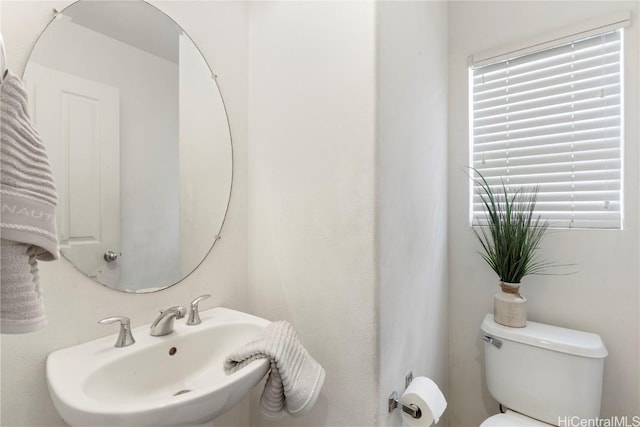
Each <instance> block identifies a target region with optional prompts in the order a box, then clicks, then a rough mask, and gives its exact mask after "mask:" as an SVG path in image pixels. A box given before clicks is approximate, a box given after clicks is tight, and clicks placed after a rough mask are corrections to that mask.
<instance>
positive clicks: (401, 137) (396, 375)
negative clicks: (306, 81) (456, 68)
mask: <svg viewBox="0 0 640 427" xmlns="http://www.w3.org/2000/svg"><path fill="white" fill-rule="evenodd" d="M377 45H378V57H377V94H378V98H377V113H378V114H377V121H376V122H377V124H376V128H377V141H378V143H377V167H378V170H377V173H376V179H377V184H378V194H377V212H376V216H377V224H376V232H377V235H376V240H377V248H378V265H377V268H378V272H379V278H378V280H379V283H378V286H379V289H378V295H379V297H378V298H379V302H378V313H379V314H378V316H379V318H378V331H379V338H378V339H379V342H378V348H379V352H380V353H379V359H378V360H379V372H380V374H379V375H380V378H379V393H378V425H400V422H401V417H400V411H394V412H393V413H392V414H388V410H387V398H388V397H389V395H390V394H391V392H392V391H393V390H396V391H398V392H401V391H402V390H403V389H404V377H405V374H406V372H407V371H409V370H412V371H413V373H414V375H426V376H428V377H430V378H432V379H433V380H434V381H435V382H436V383H437V384H438V385H439V386H440V388H441V389H442V390H443V391H444V393H445V395H446V394H447V393H446V391H447V363H448V327H447V321H448V319H447V295H448V291H447V288H448V284H447V54H448V51H447V3H446V2H436V1H431V2H380V3H378V8H377ZM439 425H446V421H445V420H444V419H443V420H442V421H441V422H440V423H439Z"/></svg>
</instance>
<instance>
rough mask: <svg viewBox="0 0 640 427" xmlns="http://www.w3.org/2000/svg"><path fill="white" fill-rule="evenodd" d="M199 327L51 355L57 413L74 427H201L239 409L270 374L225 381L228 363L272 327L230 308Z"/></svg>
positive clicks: (261, 369)
mask: <svg viewBox="0 0 640 427" xmlns="http://www.w3.org/2000/svg"><path fill="white" fill-rule="evenodd" d="M200 316H201V318H202V323H201V324H199V325H195V326H187V325H186V324H185V322H184V321H180V320H178V321H176V323H175V330H174V332H173V333H171V334H170V335H166V336H163V337H152V336H150V335H149V325H145V326H141V327H138V328H135V329H133V331H132V332H133V336H134V337H135V339H136V343H135V344H133V345H131V346H129V347H123V348H115V347H114V346H113V344H114V342H115V340H116V335H112V336H109V337H105V338H100V339H97V340H95V341H91V342H87V343H84V344H79V345H76V346H73V347H68V348H65V349H62V350H58V351H54V352H53V353H51V354H50V355H49V357H48V358H47V384H48V386H49V393H50V395H51V399H52V400H53V403H54V405H55V407H56V410H57V411H58V413H59V414H60V415H61V416H62V418H64V420H65V421H66V422H67V423H69V424H71V425H72V426H87V425H91V426H154V427H158V426H184V425H193V424H202V423H206V422H209V421H211V420H212V419H213V418H215V417H216V416H218V415H220V414H222V413H223V412H225V411H227V410H228V409H230V408H231V407H232V406H233V405H235V404H236V403H238V402H239V401H240V400H241V399H242V398H243V397H244V396H245V395H246V394H247V393H248V392H249V391H250V390H251V389H252V388H253V387H254V386H255V385H256V384H258V382H259V381H260V379H261V378H262V377H263V376H264V375H265V374H266V373H267V371H268V370H269V363H268V362H267V360H266V359H263V360H257V361H255V362H253V363H251V364H250V365H248V366H247V367H245V368H243V369H241V370H240V371H238V372H236V373H234V374H232V375H228V376H227V375H226V374H225V373H224V371H223V362H224V359H225V357H226V356H227V355H228V354H230V353H231V352H232V351H233V350H235V349H236V348H238V347H239V346H241V345H242V344H244V343H245V342H247V341H250V340H251V339H252V338H254V337H255V336H257V335H258V334H259V333H260V332H261V330H262V329H264V328H265V327H266V326H267V325H268V324H269V321H267V320H264V319H261V318H259V317H255V316H251V315H249V314H246V313H241V312H238V311H234V310H229V309H226V308H214V309H211V310H206V311H202V312H201V313H200Z"/></svg>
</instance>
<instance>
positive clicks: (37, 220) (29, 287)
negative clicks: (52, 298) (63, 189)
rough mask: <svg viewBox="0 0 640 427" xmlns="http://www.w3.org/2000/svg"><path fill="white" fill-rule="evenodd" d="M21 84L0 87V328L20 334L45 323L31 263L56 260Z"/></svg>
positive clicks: (50, 205)
mask: <svg viewBox="0 0 640 427" xmlns="http://www.w3.org/2000/svg"><path fill="white" fill-rule="evenodd" d="M27 111H28V110H27V92H26V90H25V87H24V85H23V83H22V81H21V80H20V79H19V78H18V77H17V76H15V75H14V74H12V73H8V74H7V76H6V78H4V79H3V80H2V83H1V86H0V142H1V144H0V148H1V152H2V155H1V156H0V184H1V186H0V196H1V199H0V205H1V206H2V211H1V216H0V237H1V238H2V247H1V253H0V261H2V262H1V269H2V271H1V273H2V274H1V275H0V299H1V301H2V303H1V305H0V330H1V332H2V333H24V332H31V331H34V330H37V329H39V328H41V327H42V326H44V325H45V324H46V321H45V318H44V308H43V306H42V298H41V295H40V286H39V280H38V267H37V260H42V261H50V260H54V259H58V258H59V251H58V238H57V233H56V221H55V208H56V204H57V196H56V189H55V185H54V181H53V174H52V172H51V167H50V165H49V160H48V158H47V152H46V148H45V146H44V144H43V143H42V141H41V139H40V136H39V135H38V132H37V131H36V129H35V128H34V127H33V125H32V123H31V120H30V118H29V114H28V112H27Z"/></svg>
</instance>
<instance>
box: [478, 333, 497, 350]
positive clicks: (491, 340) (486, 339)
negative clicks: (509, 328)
mask: <svg viewBox="0 0 640 427" xmlns="http://www.w3.org/2000/svg"><path fill="white" fill-rule="evenodd" d="M482 340H483V341H484V342H488V343H489V344H491V345H493V346H494V347H495V348H498V349H499V348H500V347H502V341H500V340H499V339H497V338H494V337H491V336H489V335H483V336H482Z"/></svg>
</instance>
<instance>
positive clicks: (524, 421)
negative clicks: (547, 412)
mask: <svg viewBox="0 0 640 427" xmlns="http://www.w3.org/2000/svg"><path fill="white" fill-rule="evenodd" d="M550 425H551V424H547V423H543V422H542V421H538V420H534V419H533V418H529V417H525V416H524V415H522V414H519V413H517V412H513V411H509V410H507V412H505V413H504V414H497V415H494V416H492V417H489V418H487V419H486V420H484V422H483V423H482V424H480V427H525V426H546V427H549V426H550Z"/></svg>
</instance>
